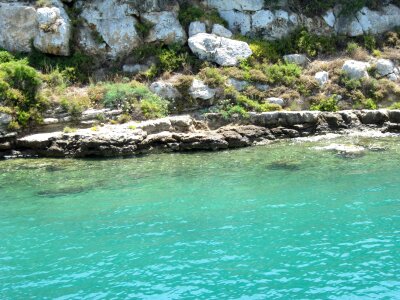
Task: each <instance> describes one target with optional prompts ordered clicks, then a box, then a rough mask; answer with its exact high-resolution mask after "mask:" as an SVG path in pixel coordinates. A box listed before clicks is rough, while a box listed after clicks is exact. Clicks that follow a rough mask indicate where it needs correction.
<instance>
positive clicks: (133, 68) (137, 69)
mask: <svg viewBox="0 0 400 300" xmlns="http://www.w3.org/2000/svg"><path fill="white" fill-rule="evenodd" d="M149 68H150V67H149V66H148V65H143V64H135V65H123V66H122V71H124V72H125V73H131V74H139V73H142V72H146V71H147V70H148V69H149Z"/></svg>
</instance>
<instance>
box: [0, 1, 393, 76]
mask: <svg viewBox="0 0 400 300" xmlns="http://www.w3.org/2000/svg"><path fill="white" fill-rule="evenodd" d="M191 1H192V0H182V1H178V0H162V1H160V0H121V1H115V0H91V1H83V0H77V1H60V0H51V1H49V2H48V3H47V5H46V6H48V7H41V8H39V7H37V6H36V3H34V2H35V1H17V0H0V47H2V48H5V49H7V50H11V51H22V52H28V51H31V50H32V49H31V48H32V47H31V45H32V43H31V41H33V42H34V43H33V44H34V46H35V47H36V48H37V49H38V50H40V51H42V52H44V53H49V54H53V55H68V54H69V53H70V52H71V49H69V45H70V44H73V45H78V46H79V48H80V49H81V50H83V51H84V52H85V53H86V54H88V55H97V56H100V57H105V58H107V59H112V60H118V59H120V58H125V57H127V56H128V55H129V54H130V53H131V52H132V51H133V50H134V49H136V48H137V47H139V46H140V45H142V44H143V43H162V44H175V43H178V44H184V43H186V41H187V33H186V31H185V30H186V29H188V28H182V26H181V24H180V23H179V21H178V14H179V9H180V4H183V3H187V2H189V4H193V5H198V2H197V1H193V3H191ZM389 2H390V1H385V2H384V3H383V4H382V7H381V9H380V10H377V11H374V10H371V9H369V8H367V7H364V8H362V9H361V10H360V11H358V12H357V13H355V14H353V15H350V16H348V15H344V14H341V13H340V7H332V8H331V9H329V10H327V11H326V13H325V14H322V15H321V16H315V17H313V18H310V17H307V16H305V15H303V14H302V13H301V11H296V12H295V11H293V7H290V5H288V3H287V1H278V2H277V3H274V5H271V3H268V1H267V2H265V1H264V0H250V1H245V0H232V1H231V0H204V1H201V3H202V5H204V6H203V7H202V9H205V10H206V9H208V8H210V9H216V10H218V12H219V14H220V16H221V17H222V18H223V19H225V20H226V22H227V24H228V27H229V30H227V29H226V28H224V27H223V26H221V25H220V24H215V25H214V27H213V29H212V33H213V34H215V35H217V36H220V37H224V38H228V39H229V38H231V37H232V32H231V31H233V32H234V33H237V32H240V33H241V34H243V35H249V36H262V37H263V38H265V39H269V40H276V39H280V38H282V37H285V36H287V35H289V34H290V33H291V32H293V31H294V30H296V29H297V28H299V27H305V28H307V29H308V30H309V31H311V32H314V33H317V34H322V35H332V34H340V35H347V36H359V35H363V34H381V33H383V32H385V31H388V30H391V29H393V28H394V27H396V26H400V18H399V17H398V16H399V14H400V8H399V7H398V6H396V5H393V4H388V3H389ZM65 5H68V6H69V7H71V8H72V9H71V10H70V11H74V12H75V13H74V14H72V15H71V16H68V15H67V13H66V9H65V7H64V6H65ZM70 18H73V20H70ZM77 20H79V22H76V21H77ZM206 23H207V26H211V25H212V23H210V22H207V21H205V23H201V22H193V24H191V26H190V27H189V31H188V33H189V37H193V36H195V35H197V34H200V33H203V34H205V33H206V26H205V25H206ZM73 26H74V28H73ZM138 26H139V27H138ZM140 26H144V27H145V29H144V32H138V30H137V28H140ZM139 31H140V30H139ZM72 32H75V33H76V34H74V35H73V36H72ZM72 38H74V39H75V40H73V41H71V39H72ZM235 47H236V46H235ZM394 77H395V75H390V79H392V80H394Z"/></svg>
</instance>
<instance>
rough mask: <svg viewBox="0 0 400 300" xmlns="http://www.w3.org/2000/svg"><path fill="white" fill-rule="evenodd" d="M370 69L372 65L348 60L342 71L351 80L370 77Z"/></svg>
mask: <svg viewBox="0 0 400 300" xmlns="http://www.w3.org/2000/svg"><path fill="white" fill-rule="evenodd" d="M370 67H371V65H370V64H369V63H367V62H362V61H357V60H346V61H345V63H344V65H343V67H342V70H343V72H344V73H345V74H346V75H347V76H349V78H350V79H361V78H368V77H369V75H368V68H370Z"/></svg>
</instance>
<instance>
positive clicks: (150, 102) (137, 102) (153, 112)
mask: <svg viewBox="0 0 400 300" xmlns="http://www.w3.org/2000/svg"><path fill="white" fill-rule="evenodd" d="M89 97H90V99H91V100H92V101H93V102H95V103H96V102H100V103H101V104H102V105H103V106H104V107H108V108H119V109H122V110H123V111H124V112H125V113H126V114H128V115H137V116H138V117H142V118H145V119H150V118H159V117H164V116H166V115H167V113H168V104H169V102H168V101H166V100H165V99H162V98H160V97H158V96H157V95H155V94H153V93H152V92H151V91H150V90H149V89H148V87H147V86H145V85H143V84H141V83H139V82H136V81H133V82H129V83H105V84H101V85H97V86H93V87H92V91H91V92H90V93H89Z"/></svg>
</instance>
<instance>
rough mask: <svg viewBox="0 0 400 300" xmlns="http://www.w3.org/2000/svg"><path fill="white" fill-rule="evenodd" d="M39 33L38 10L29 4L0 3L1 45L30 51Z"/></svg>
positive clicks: (11, 49)
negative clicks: (32, 42)
mask: <svg viewBox="0 0 400 300" xmlns="http://www.w3.org/2000/svg"><path fill="white" fill-rule="evenodd" d="M37 34H38V26H37V20H36V10H35V9H34V8H33V7H31V6H29V5H28V4H22V3H4V2H2V3H0V47H1V48H4V49H6V50H9V51H19V52H29V51H31V41H32V40H33V39H34V38H35V36H36V35H37Z"/></svg>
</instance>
